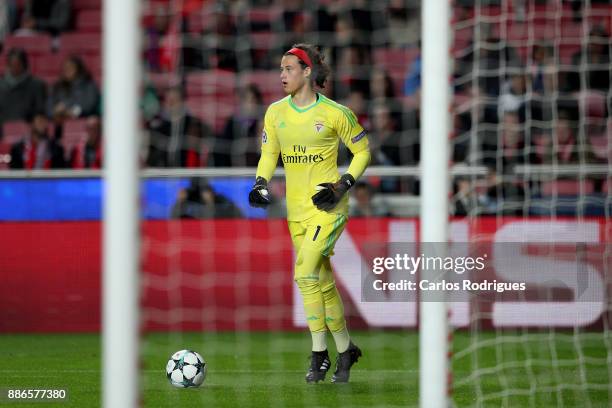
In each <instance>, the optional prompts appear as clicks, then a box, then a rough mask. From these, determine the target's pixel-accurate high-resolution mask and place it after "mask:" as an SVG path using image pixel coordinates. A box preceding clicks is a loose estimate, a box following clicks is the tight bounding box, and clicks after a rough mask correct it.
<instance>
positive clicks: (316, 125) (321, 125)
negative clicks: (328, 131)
mask: <svg viewBox="0 0 612 408" xmlns="http://www.w3.org/2000/svg"><path fill="white" fill-rule="evenodd" d="M314 127H315V129H316V130H317V133H320V132H321V129H323V124H322V123H321V122H317V123H315V125H314Z"/></svg>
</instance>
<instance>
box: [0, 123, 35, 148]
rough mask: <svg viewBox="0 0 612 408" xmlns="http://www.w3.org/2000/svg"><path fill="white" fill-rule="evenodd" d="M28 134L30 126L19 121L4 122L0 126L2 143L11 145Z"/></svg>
mask: <svg viewBox="0 0 612 408" xmlns="http://www.w3.org/2000/svg"><path fill="white" fill-rule="evenodd" d="M29 132H30V125H28V123H27V122H24V121H21V120H15V121H10V122H5V123H4V124H3V125H2V135H3V136H2V142H3V143H8V144H10V145H12V144H13V143H16V142H18V141H19V140H21V139H22V138H23V137H24V136H25V135H27V134H28V133H29Z"/></svg>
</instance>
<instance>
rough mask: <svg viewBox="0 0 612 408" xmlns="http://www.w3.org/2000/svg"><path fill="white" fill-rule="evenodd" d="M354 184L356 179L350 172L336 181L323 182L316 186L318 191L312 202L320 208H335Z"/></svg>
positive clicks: (327, 209) (328, 209)
mask: <svg viewBox="0 0 612 408" xmlns="http://www.w3.org/2000/svg"><path fill="white" fill-rule="evenodd" d="M353 184H355V179H354V178H353V176H351V175H350V174H345V175H344V176H342V177H341V178H340V180H338V181H337V182H336V183H321V184H319V185H318V186H317V187H316V189H317V190H318V193H316V194H315V195H313V196H312V203H313V204H314V205H315V206H316V207H317V208H318V209H319V210H323V211H330V210H333V209H334V208H335V207H336V205H338V203H339V202H340V200H341V199H342V196H344V194H346V192H347V191H348V190H349V189H350V188H351V187H353Z"/></svg>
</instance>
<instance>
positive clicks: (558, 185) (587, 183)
mask: <svg viewBox="0 0 612 408" xmlns="http://www.w3.org/2000/svg"><path fill="white" fill-rule="evenodd" d="M582 183H583V187H584V191H581V189H580V184H581V182H580V181H578V180H554V181H546V182H542V196H544V197H550V196H554V195H559V196H583V195H584V194H592V193H593V191H594V190H595V186H594V182H593V180H584V181H583V182H582Z"/></svg>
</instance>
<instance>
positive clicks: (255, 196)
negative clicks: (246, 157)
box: [249, 108, 280, 208]
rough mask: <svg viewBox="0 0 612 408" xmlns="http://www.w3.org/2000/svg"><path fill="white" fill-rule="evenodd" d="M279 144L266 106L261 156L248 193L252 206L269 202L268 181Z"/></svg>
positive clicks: (275, 160) (274, 167) (273, 167)
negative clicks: (253, 182)
mask: <svg viewBox="0 0 612 408" xmlns="http://www.w3.org/2000/svg"><path fill="white" fill-rule="evenodd" d="M279 152H280V145H279V143H278V138H277V137H276V132H275V129H274V125H273V121H272V113H271V112H270V109H269V108H268V111H267V112H266V116H265V118H264V130H263V132H262V134H261V156H260V157H259V163H257V173H256V175H255V184H254V185H253V188H252V189H251V192H250V193H249V204H251V206H253V207H264V208H265V207H267V206H268V205H269V204H270V194H269V193H268V181H269V180H270V179H271V178H272V175H273V174H274V170H276V163H277V162H278V154H279Z"/></svg>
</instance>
